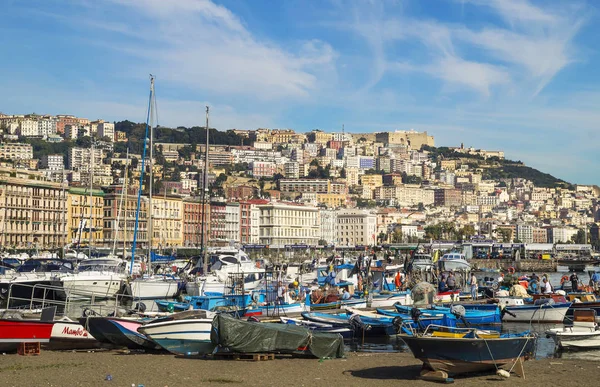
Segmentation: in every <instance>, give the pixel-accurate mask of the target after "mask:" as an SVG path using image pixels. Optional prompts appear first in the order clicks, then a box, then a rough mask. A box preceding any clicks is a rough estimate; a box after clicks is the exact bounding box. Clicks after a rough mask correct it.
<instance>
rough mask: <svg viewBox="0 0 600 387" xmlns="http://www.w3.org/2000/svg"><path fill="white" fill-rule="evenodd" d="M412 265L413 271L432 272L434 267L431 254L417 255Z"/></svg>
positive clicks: (414, 256)
mask: <svg viewBox="0 0 600 387" xmlns="http://www.w3.org/2000/svg"><path fill="white" fill-rule="evenodd" d="M411 263H412V270H413V271H432V270H433V267H434V263H433V258H432V257H431V254H425V253H415V254H414V255H413V257H412V260H411Z"/></svg>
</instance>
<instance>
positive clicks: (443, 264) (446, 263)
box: [438, 252, 471, 271]
mask: <svg viewBox="0 0 600 387" xmlns="http://www.w3.org/2000/svg"><path fill="white" fill-rule="evenodd" d="M438 264H439V267H440V270H441V271H450V270H452V271H469V270H471V264H470V263H469V262H468V261H467V259H466V258H465V255H464V254H461V253H456V252H451V253H447V254H444V255H443V256H442V257H441V258H440V259H439V261H438Z"/></svg>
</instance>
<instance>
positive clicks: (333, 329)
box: [279, 316, 354, 338]
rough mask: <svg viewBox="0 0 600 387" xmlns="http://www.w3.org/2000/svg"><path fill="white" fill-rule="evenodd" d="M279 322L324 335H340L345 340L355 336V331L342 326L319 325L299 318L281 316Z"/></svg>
mask: <svg viewBox="0 0 600 387" xmlns="http://www.w3.org/2000/svg"><path fill="white" fill-rule="evenodd" d="M279 320H280V321H281V323H282V324H292V325H299V326H302V327H306V328H308V329H310V330H312V331H316V332H322V333H338V334H340V335H342V337H344V338H350V337H352V336H353V332H354V331H353V330H352V329H350V328H346V327H341V326H333V325H332V324H324V323H318V322H314V321H308V320H301V319H297V318H290V317H283V316H280V317H279Z"/></svg>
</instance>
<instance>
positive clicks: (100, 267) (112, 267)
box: [77, 259, 123, 272]
mask: <svg viewBox="0 0 600 387" xmlns="http://www.w3.org/2000/svg"><path fill="white" fill-rule="evenodd" d="M120 266H123V265H121V263H120V262H118V261H114V260H109V259H92V260H89V261H87V262H82V263H81V264H79V267H78V268H77V270H79V271H80V272H82V271H118V270H119V267H120Z"/></svg>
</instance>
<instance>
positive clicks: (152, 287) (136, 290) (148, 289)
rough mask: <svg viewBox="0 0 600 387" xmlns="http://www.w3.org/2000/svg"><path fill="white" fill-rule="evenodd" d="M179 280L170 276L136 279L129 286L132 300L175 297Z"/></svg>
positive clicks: (157, 275)
mask: <svg viewBox="0 0 600 387" xmlns="http://www.w3.org/2000/svg"><path fill="white" fill-rule="evenodd" d="M180 283H181V280H180V279H179V278H176V277H173V276H171V275H159V274H155V275H153V276H150V277H141V278H136V279H135V280H133V281H131V283H130V284H129V285H130V286H131V295H132V296H133V298H134V299H137V298H139V299H156V298H173V297H175V296H176V295H177V291H178V290H179V284H180Z"/></svg>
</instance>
